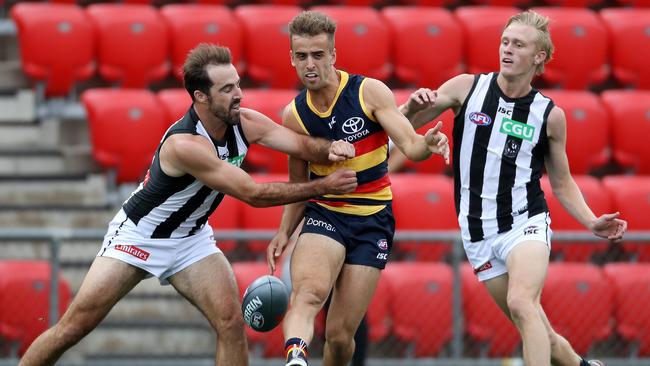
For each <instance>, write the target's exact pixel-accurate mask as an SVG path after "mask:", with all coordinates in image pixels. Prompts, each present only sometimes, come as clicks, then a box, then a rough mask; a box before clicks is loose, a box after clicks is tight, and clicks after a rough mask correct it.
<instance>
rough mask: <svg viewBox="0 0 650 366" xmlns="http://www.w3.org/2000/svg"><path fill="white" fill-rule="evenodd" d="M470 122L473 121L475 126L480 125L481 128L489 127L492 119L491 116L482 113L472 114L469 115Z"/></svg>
mask: <svg viewBox="0 0 650 366" xmlns="http://www.w3.org/2000/svg"><path fill="white" fill-rule="evenodd" d="M469 120H470V121H472V123H474V124H475V125H479V126H487V125H489V124H490V123H492V118H490V116H488V115H487V114H485V113H482V112H472V113H471V114H470V115H469Z"/></svg>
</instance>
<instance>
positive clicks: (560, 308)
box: [542, 263, 614, 355]
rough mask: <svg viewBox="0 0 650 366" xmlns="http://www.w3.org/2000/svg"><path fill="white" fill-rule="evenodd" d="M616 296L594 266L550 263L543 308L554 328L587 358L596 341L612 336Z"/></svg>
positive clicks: (601, 273)
mask: <svg viewBox="0 0 650 366" xmlns="http://www.w3.org/2000/svg"><path fill="white" fill-rule="evenodd" d="M613 296H614V291H613V290H612V288H611V287H610V286H609V284H608V283H607V281H606V279H605V275H604V273H603V271H602V270H601V269H600V268H598V267H596V266H594V265H591V264H580V263H551V264H550V265H549V268H548V275H547V277H546V282H545V283H544V291H543V293H542V307H543V308H544V311H545V312H546V315H547V316H548V319H549V321H550V322H551V324H552V325H553V328H554V329H555V330H556V331H557V332H558V333H559V334H562V335H563V336H564V337H565V338H566V339H567V340H568V341H569V343H571V345H572V346H573V348H574V349H575V351H576V352H577V353H578V354H583V355H584V354H587V352H588V351H589V348H590V347H591V346H593V344H594V342H595V341H598V340H603V339H605V338H607V337H608V336H609V335H610V334H611V333H612V329H611V325H610V319H611V317H612V315H613V308H612V307H613V304H612V302H613ZM585 309H588V310H589V311H585Z"/></svg>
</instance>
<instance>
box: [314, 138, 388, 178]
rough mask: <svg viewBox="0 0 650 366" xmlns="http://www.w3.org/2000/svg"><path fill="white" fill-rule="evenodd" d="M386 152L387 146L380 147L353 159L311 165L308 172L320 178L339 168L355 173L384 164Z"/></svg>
mask: <svg viewBox="0 0 650 366" xmlns="http://www.w3.org/2000/svg"><path fill="white" fill-rule="evenodd" d="M387 151H388V146H387V145H382V146H380V147H378V148H376V149H375V150H373V151H370V152H367V153H365V154H363V155H359V156H355V157H354V158H352V159H348V160H345V161H341V162H336V163H331V164H327V165H324V164H316V163H311V164H310V165H309V170H311V171H312V172H313V173H314V174H316V175H320V176H325V175H328V174H330V173H333V172H334V171H336V170H337V169H340V168H348V169H352V170H354V171H355V172H360V171H362V170H366V169H369V168H372V167H373V166H375V165H377V164H381V163H382V162H384V160H386V153H387Z"/></svg>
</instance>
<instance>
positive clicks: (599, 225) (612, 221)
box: [591, 212, 627, 243]
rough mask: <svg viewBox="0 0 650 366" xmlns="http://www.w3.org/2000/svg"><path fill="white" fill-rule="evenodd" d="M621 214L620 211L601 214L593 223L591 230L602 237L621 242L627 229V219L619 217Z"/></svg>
mask: <svg viewBox="0 0 650 366" xmlns="http://www.w3.org/2000/svg"><path fill="white" fill-rule="evenodd" d="M620 215H621V213H620V212H616V213H612V214H604V215H601V216H600V217H599V218H597V219H596V221H594V222H593V223H592V224H591V231H592V232H593V233H594V234H595V235H596V236H599V237H601V238H604V239H609V240H611V241H613V242H615V243H619V242H621V240H622V239H623V234H625V231H627V221H625V220H621V219H619V218H618V217H619V216H620Z"/></svg>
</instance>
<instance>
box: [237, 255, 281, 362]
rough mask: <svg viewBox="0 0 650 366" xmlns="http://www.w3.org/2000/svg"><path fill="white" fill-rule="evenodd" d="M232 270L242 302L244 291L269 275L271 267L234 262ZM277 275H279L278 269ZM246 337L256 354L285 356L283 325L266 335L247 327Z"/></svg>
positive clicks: (260, 263)
mask: <svg viewBox="0 0 650 366" xmlns="http://www.w3.org/2000/svg"><path fill="white" fill-rule="evenodd" d="M232 270H233V272H235V279H236V280H237V287H239V296H240V300H241V299H242V298H243V297H244V291H246V288H247V287H248V285H250V284H251V283H252V282H253V281H254V280H256V279H257V278H258V277H261V276H264V275H267V274H269V267H268V265H267V264H266V262H234V263H233V264H232ZM276 273H279V272H278V269H277V268H276ZM246 335H247V337H248V340H249V341H250V347H251V349H252V350H253V351H254V353H260V354H261V355H262V356H264V357H283V356H284V347H283V346H284V335H283V334H282V326H281V325H279V326H277V327H276V328H275V329H273V330H272V331H270V332H266V333H263V332H256V331H254V330H253V329H251V328H250V327H248V326H246ZM256 350H257V352H256Z"/></svg>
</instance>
